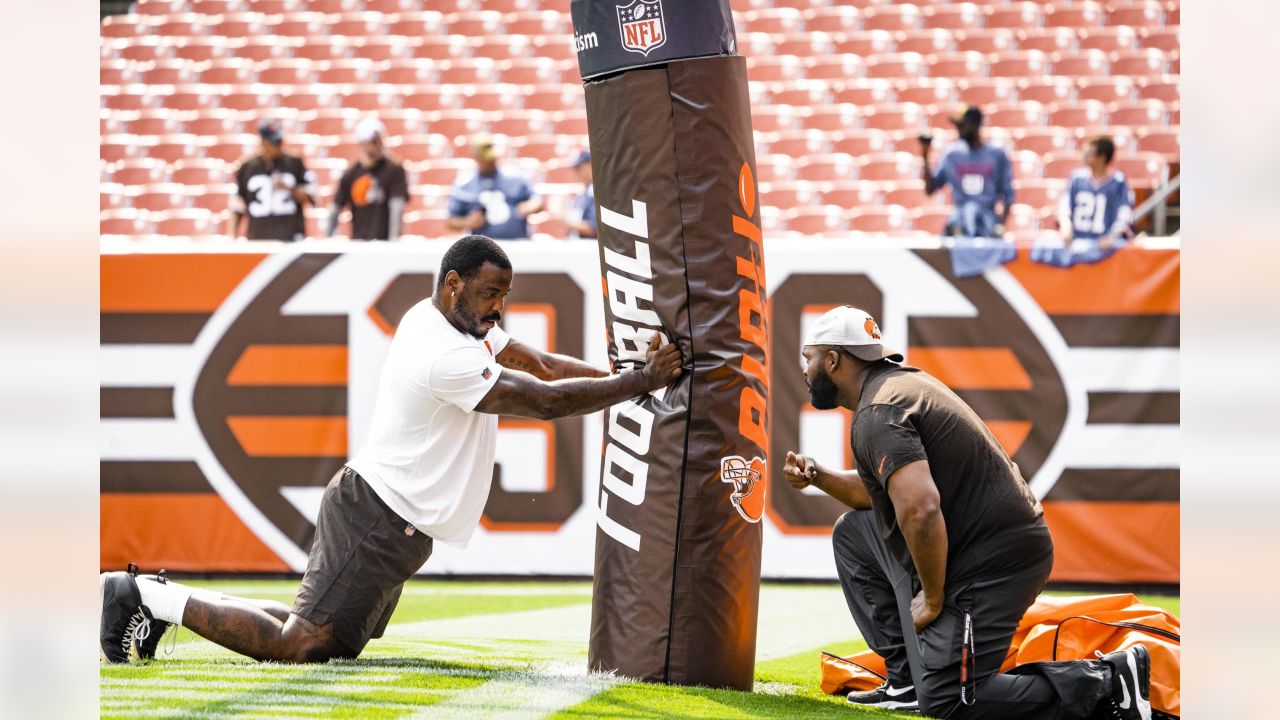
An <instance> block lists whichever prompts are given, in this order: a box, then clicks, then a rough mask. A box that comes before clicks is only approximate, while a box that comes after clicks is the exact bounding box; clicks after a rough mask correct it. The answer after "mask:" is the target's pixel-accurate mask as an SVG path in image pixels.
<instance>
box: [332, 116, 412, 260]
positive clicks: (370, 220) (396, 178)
mask: <svg viewBox="0 0 1280 720" xmlns="http://www.w3.org/2000/svg"><path fill="white" fill-rule="evenodd" d="M386 132H387V129H386V128H385V127H384V126H383V124H382V122H381V121H379V120H378V119H377V118H372V117H370V118H365V119H364V120H361V121H360V124H359V125H357V126H356V141H357V142H359V143H360V149H361V155H360V159H358V160H356V161H355V162H353V163H351V167H349V168H347V171H346V172H345V173H343V174H342V179H341V180H339V181H338V192H337V194H336V195H335V196H334V198H333V206H332V207H331V208H330V211H329V223H328V227H327V231H326V233H325V234H326V235H327V236H328V237H333V235H334V233H336V232H337V230H338V215H339V214H341V213H342V211H343V210H344V209H346V208H348V207H349V208H351V235H350V237H351V239H352V240H396V239H399V237H400V228H401V227H403V225H402V222H403V220H404V206H405V203H406V202H408V200H409V183H408V180H406V179H405V173H404V167H403V166H402V165H400V163H397V162H396V161H395V160H392V159H391V158H389V157H387V154H386V151H385V149H384V148H383V145H382V138H383V136H384V135H386Z"/></svg>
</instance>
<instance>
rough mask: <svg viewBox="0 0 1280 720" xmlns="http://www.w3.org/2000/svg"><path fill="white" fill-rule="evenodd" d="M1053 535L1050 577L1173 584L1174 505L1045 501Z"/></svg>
mask: <svg viewBox="0 0 1280 720" xmlns="http://www.w3.org/2000/svg"><path fill="white" fill-rule="evenodd" d="M1044 518H1045V522H1047V523H1048V524H1049V530H1050V532H1052V533H1053V546H1054V563H1053V574H1052V575H1050V577H1049V579H1050V580H1058V581H1063V582H1107V583H1114V582H1127V583H1142V582H1149V583H1177V582H1179V581H1180V577H1181V573H1180V572H1179V567H1180V562H1181V559H1180V557H1179V554H1178V552H1179V551H1178V544H1179V540H1180V529H1179V512H1178V503H1161V502H1151V503H1125V502H1078V501H1067V500H1054V501H1046V502H1045V503H1044Z"/></svg>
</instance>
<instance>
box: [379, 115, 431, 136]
mask: <svg viewBox="0 0 1280 720" xmlns="http://www.w3.org/2000/svg"><path fill="white" fill-rule="evenodd" d="M377 117H378V119H379V120H381V121H382V124H383V125H384V126H386V128H387V137H399V136H401V135H421V134H425V133H427V132H428V128H427V123H426V119H425V118H424V116H423V113H422V112H421V111H419V110H398V109H397V110H379V111H378V113H377Z"/></svg>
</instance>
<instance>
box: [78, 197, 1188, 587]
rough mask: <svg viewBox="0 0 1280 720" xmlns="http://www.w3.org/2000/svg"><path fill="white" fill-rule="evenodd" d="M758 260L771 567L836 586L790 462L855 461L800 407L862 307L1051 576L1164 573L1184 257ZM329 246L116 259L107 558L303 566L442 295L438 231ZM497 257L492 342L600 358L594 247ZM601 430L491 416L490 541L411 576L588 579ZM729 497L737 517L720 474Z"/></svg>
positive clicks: (858, 251) (896, 252)
mask: <svg viewBox="0 0 1280 720" xmlns="http://www.w3.org/2000/svg"><path fill="white" fill-rule="evenodd" d="M766 200H767V198H766ZM763 245H764V256H765V261H766V264H767V266H768V268H769V275H768V279H767V282H766V285H767V288H766V289H767V292H766V297H767V298H768V308H767V312H768V314H769V318H770V325H771V333H770V335H769V340H768V342H769V360H770V362H769V377H770V383H769V385H770V392H769V406H768V408H767V411H766V412H767V413H768V414H769V415H770V416H771V417H772V421H771V433H770V435H769V438H768V441H769V447H768V448H766V450H767V451H768V453H767V455H768V464H769V467H768V468H767V470H769V471H771V472H766V473H764V476H765V477H766V478H767V482H768V487H767V492H766V493H765V494H764V499H765V503H764V506H763V510H764V516H763V519H762V521H761V522H760V524H759V525H758V526H756V527H759V528H761V529H762V530H763V534H764V538H763V550H762V556H761V563H762V564H761V574H762V576H763V577H765V578H784V577H785V578H814V579H818V578H833V577H834V576H835V574H834V566H833V564H832V562H833V561H832V560H831V550H830V532H831V523H832V522H833V521H834V519H835V518H836V517H837V516H838V514H839V512H840V508H839V506H838V504H836V503H835V502H834V501H832V500H831V499H830V498H827V497H825V496H821V495H811V494H808V493H805V492H796V491H794V490H792V489H791V488H790V486H788V485H787V484H786V483H785V481H784V480H783V479H782V477H781V473H780V471H779V462H780V460H779V458H782V457H785V451H786V450H789V449H799V450H802V451H804V452H807V453H809V454H812V455H815V456H817V457H818V459H819V460H821V461H824V462H832V463H847V462H848V425H847V422H848V420H847V417H844V416H842V415H840V414H838V413H834V412H817V411H814V410H813V409H812V408H810V407H808V403H807V394H806V392H805V388H804V382H803V380H802V378H801V375H800V365H799V363H800V358H799V352H800V346H799V343H800V338H801V337H802V334H803V329H804V327H805V326H806V323H808V322H811V321H812V320H813V319H815V318H816V317H817V316H818V315H820V314H821V313H822V312H823V311H824V310H825V309H827V308H829V307H830V306H832V305H834V304H839V303H852V304H856V305H858V306H860V307H864V308H866V309H868V310H869V311H871V312H872V313H873V314H875V315H876V316H877V318H878V319H879V320H880V327H881V330H882V331H883V333H884V335H885V341H886V342H889V343H891V344H893V345H896V346H898V347H905V348H906V352H907V361H908V362H910V363H913V364H916V365H919V366H921V367H923V368H925V369H927V370H928V371H929V372H931V373H934V374H936V375H937V376H938V377H940V378H942V379H943V380H945V381H946V382H947V383H949V384H950V385H951V386H952V387H954V388H955V389H956V390H957V392H959V393H960V395H961V397H963V398H964V399H965V400H966V401H967V402H969V403H970V404H971V405H972V406H973V407H974V408H975V409H976V410H977V411H978V413H979V414H980V415H981V416H982V417H983V418H984V419H985V420H986V421H987V422H988V423H989V424H990V425H991V427H992V428H993V430H995V432H996V435H997V436H998V437H999V438H1000V439H1001V441H1002V442H1004V443H1005V446H1006V448H1007V449H1008V450H1009V451H1010V452H1011V453H1012V455H1013V458H1014V460H1016V461H1017V462H1018V464H1019V465H1020V466H1021V468H1022V471H1023V475H1024V476H1025V477H1026V478H1028V480H1029V482H1030V483H1031V485H1032V488H1033V490H1034V492H1035V494H1036V495H1037V496H1038V497H1040V498H1041V499H1042V500H1043V502H1044V506H1045V513H1046V517H1047V518H1048V521H1049V526H1050V528H1051V530H1052V531H1053V535H1054V541H1055V546H1056V549H1057V560H1056V564H1055V568H1054V573H1053V576H1052V579H1054V580H1058V581H1090V582H1114V583H1133V582H1142V583H1177V582H1178V581H1179V577H1180V575H1179V554H1178V553H1179V517H1178V516H1179V513H1178V507H1179V506H1178V502H1179V342H1180V336H1179V314H1180V305H1179V271H1180V255H1179V252H1178V250H1176V249H1169V250H1152V249H1143V248H1126V249H1124V250H1121V251H1120V252H1119V253H1117V254H1116V255H1115V256H1114V257H1112V258H1111V259H1109V260H1106V261H1105V262H1103V263H1100V264H1098V265H1082V266H1076V267H1073V268H1070V269H1066V270H1063V269H1058V268H1053V267H1048V266H1044V265H1038V264H1035V263H1032V262H1030V261H1029V260H1026V259H1025V258H1020V259H1019V260H1017V261H1015V262H1013V263H1010V264H1009V265H1006V266H1003V267H1001V268H995V269H992V270H989V271H987V272H986V273H985V274H983V275H982V276H979V277H975V278H969V279H956V278H955V277H954V276H953V275H952V273H951V269H950V262H949V258H948V256H947V251H945V250H934V249H912V248H910V247H908V246H907V244H906V241H902V242H895V243H888V242H886V243H882V244H877V243H870V242H868V241H865V240H853V239H850V240H841V239H830V238H824V239H813V240H788V241H778V242H770V241H767V240H766V241H765V242H764V243H763ZM335 247H337V246H333V245H326V244H317V245H315V246H311V245H307V244H302V245H296V246H278V245H274V244H269V243H263V244H253V245H246V244H243V243H239V244H236V243H226V244H209V243H204V244H192V245H182V244H175V243H164V244H160V245H152V244H149V243H136V242H135V243H132V244H128V245H121V246H110V245H109V246H107V247H106V248H105V249H104V254H103V256H102V260H101V276H102V283H101V286H102V296H101V301H102V316H101V329H102V347H101V353H100V363H99V366H100V374H101V388H102V389H101V416H102V420H101V445H100V450H101V490H102V530H101V532H102V546H101V563H102V566H103V568H118V567H122V566H123V565H124V563H126V562H137V563H140V564H141V565H143V566H144V567H149V568H159V567H166V568H169V569H170V570H186V571H197V572H204V571H208V572H214V571H222V572H275V571H298V570H301V569H302V568H303V567H304V566H305V563H306V550H307V548H308V547H309V543H310V538H311V533H312V529H313V525H312V522H313V520H314V517H315V511H316V508H317V507H318V504H319V497H320V492H321V490H322V489H323V486H324V483H325V482H326V481H327V480H328V478H329V477H331V476H332V474H333V472H334V470H335V469H336V468H337V467H339V466H340V465H341V464H342V463H343V462H344V461H345V459H346V456H347V454H348V452H350V451H351V450H352V449H354V448H356V447H358V446H359V444H360V443H361V442H362V441H363V439H364V433H365V428H366V427H367V421H368V414H369V410H370V406H371V404H372V401H373V396H374V392H375V389H376V383H377V375H378V371H379V368H380V366H381V362H382V359H383V357H385V353H386V349H387V344H388V342H389V339H390V333H392V332H393V331H394V328H395V326H396V324H397V323H398V321H399V319H400V317H401V316H402V315H403V313H404V312H405V311H406V310H407V309H408V308H409V307H410V306H412V304H413V303H414V302H416V301H417V300H419V299H421V298H423V297H426V296H427V295H429V294H430V292H431V288H432V287H433V280H434V277H435V273H436V271H437V268H438V266H439V262H440V257H441V255H443V253H444V250H445V249H446V248H447V247H448V243H447V242H424V243H413V244H399V245H379V246H372V245H370V246H364V245H360V246H353V245H343V246H341V250H340V251H338V250H335V249H334V248H335ZM506 248H507V251H508V253H509V254H510V256H511V258H512V261H513V262H514V263H515V268H516V282H515V289H514V291H513V293H512V297H511V301H510V303H509V304H508V307H507V317H506V319H505V320H504V325H505V326H506V329H507V330H508V331H509V332H511V333H513V334H514V335H515V336H517V337H519V338H520V339H521V340H523V341H525V342H529V343H531V344H534V345H536V346H539V347H544V348H546V349H549V350H555V351H558V352H566V353H569V354H574V355H581V356H584V357H586V358H587V359H588V360H590V361H593V362H595V363H597V364H598V365H600V366H601V367H605V366H606V365H607V364H608V362H609V358H608V354H607V348H608V346H609V343H610V336H608V335H606V328H605V326H604V323H603V322H601V319H602V318H603V317H604V316H605V311H604V302H605V298H604V296H603V295H602V293H601V289H600V288H601V282H600V263H599V261H600V250H599V249H598V248H597V246H596V244H595V243H590V242H568V243H565V242H560V243H538V242H532V243H530V242H525V243H508V244H507V245H506ZM735 327H736V324H735ZM610 332H612V330H611V331H610ZM694 402H695V403H696V402H697V398H696V397H695V398H694ZM607 415H608V414H607V413H600V414H597V415H595V416H591V417H586V418H577V419H572V420H561V421H556V422H554V423H532V424H531V423H522V422H506V421H504V422H503V424H502V427H501V429H500V431H499V432H500V439H499V443H498V468H497V470H496V478H495V482H494V486H493V493H492V495H491V497H490V500H489V504H488V507H487V508H486V511H485V518H484V523H483V525H482V527H481V528H480V530H479V531H478V532H477V535H476V538H475V539H474V540H473V541H472V544H471V546H470V547H469V548H468V549H466V550H465V551H455V550H453V549H450V548H447V547H443V546H442V547H441V548H438V549H437V552H436V554H435V555H434V556H433V557H432V559H431V562H429V563H428V565H427V567H426V568H425V569H424V572H426V573H429V574H515V575H527V574H555V575H578V576H586V575H591V574H592V572H593V568H594V559H593V558H594V543H595V540H594V539H595V536H596V531H597V527H598V520H599V517H600V516H601V499H602V497H603V496H602V492H601V483H600V480H601V472H600V460H601V454H602V452H601V450H602V447H603V444H602V442H603V438H604V437H605V434H604V419H605V417H606V416H607ZM623 422H625V419H624V420H623ZM670 452H671V453H673V454H676V455H679V454H680V453H681V452H682V449H681V448H680V447H673V448H671V449H670ZM743 457H745V458H746V460H747V461H748V463H749V461H750V460H751V459H752V457H749V456H748V454H743ZM761 457H762V458H763V457H764V456H761ZM732 474H733V473H732V472H731V475H732ZM717 489H718V490H719V491H720V492H721V493H722V494H723V496H722V497H721V498H720V500H719V502H722V503H723V504H724V506H725V507H726V508H728V509H729V511H730V512H735V513H736V512H737V510H736V508H735V507H734V504H733V502H734V501H733V496H734V493H735V492H737V488H736V486H735V484H734V483H731V482H720V483H719V485H718V486H717ZM707 492H710V490H709V489H708V490H707ZM614 509H615V503H614V501H610V505H609V507H608V510H609V512H610V513H611V517H612V516H613V515H612V513H613V511H614Z"/></svg>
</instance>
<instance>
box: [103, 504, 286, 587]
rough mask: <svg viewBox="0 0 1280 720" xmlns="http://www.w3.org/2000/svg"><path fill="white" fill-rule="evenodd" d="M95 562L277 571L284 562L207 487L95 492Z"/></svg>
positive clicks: (114, 566)
mask: <svg viewBox="0 0 1280 720" xmlns="http://www.w3.org/2000/svg"><path fill="white" fill-rule="evenodd" d="M100 501H101V502H100V507H101V510H100V512H101V517H100V520H101V528H100V535H99V538H100V541H101V542H100V548H101V550H100V552H99V562H100V563H101V567H102V569H103V570H123V569H124V566H125V563H131V562H132V563H137V564H139V565H141V566H142V567H144V568H151V569H156V568H167V569H169V570H189V571H193V572H282V571H287V570H288V569H289V567H288V566H287V565H285V563H284V561H282V560H281V559H280V558H279V557H278V556H276V554H275V553H274V552H272V551H271V550H270V548H268V547H267V546H266V545H264V544H263V543H262V541H261V540H259V539H258V537H257V536H256V535H254V534H253V532H252V531H251V530H249V528H247V527H245V524H244V523H243V522H241V521H240V518H238V517H236V514H235V512H234V511H232V509H231V508H230V507H229V506H228V505H227V503H226V502H225V501H223V499H222V498H221V497H220V496H218V495H215V494H212V493H201V494H177V493H148V494H134V493H122V494H116V493H107V494H104V495H102V496H101V497H100Z"/></svg>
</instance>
